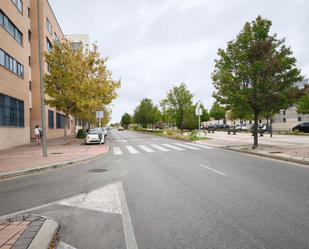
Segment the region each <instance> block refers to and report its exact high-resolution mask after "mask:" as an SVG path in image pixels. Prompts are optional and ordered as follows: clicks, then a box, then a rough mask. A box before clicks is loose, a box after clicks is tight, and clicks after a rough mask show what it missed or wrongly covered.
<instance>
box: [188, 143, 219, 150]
mask: <svg viewBox="0 0 309 249" xmlns="http://www.w3.org/2000/svg"><path fill="white" fill-rule="evenodd" d="M186 144H189V145H192V146H196V147H200V148H204V149H208V150H213V147H210V146H207V145H203V144H196V143H186Z"/></svg>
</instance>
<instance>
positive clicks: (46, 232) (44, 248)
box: [28, 219, 60, 249]
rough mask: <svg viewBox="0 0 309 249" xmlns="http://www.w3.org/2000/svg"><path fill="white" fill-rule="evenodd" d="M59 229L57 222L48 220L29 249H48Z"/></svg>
mask: <svg viewBox="0 0 309 249" xmlns="http://www.w3.org/2000/svg"><path fill="white" fill-rule="evenodd" d="M59 228H60V226H59V223H58V222H57V221H54V220H51V219H46V220H45V221H44V223H43V225H42V226H41V228H40V230H39V232H38V233H37V234H36V236H35V237H34V239H33V240H32V242H31V244H30V245H29V247H28V249H48V247H49V245H50V244H51V242H52V241H53V239H54V237H55V235H56V233H57V232H58V230H59Z"/></svg>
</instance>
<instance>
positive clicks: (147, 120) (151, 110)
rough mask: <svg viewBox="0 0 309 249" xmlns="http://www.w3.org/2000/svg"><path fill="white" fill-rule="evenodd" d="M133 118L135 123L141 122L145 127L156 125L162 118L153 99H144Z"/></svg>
mask: <svg viewBox="0 0 309 249" xmlns="http://www.w3.org/2000/svg"><path fill="white" fill-rule="evenodd" d="M133 119H134V122H135V123H138V124H141V125H142V127H143V128H147V127H148V126H149V125H154V124H155V123H156V122H158V121H159V119H160V111H159V109H158V107H157V106H155V105H154V104H153V102H152V100H151V99H147V98H145V99H142V100H141V102H140V104H139V105H138V106H137V107H136V108H135V110H134V115H133Z"/></svg>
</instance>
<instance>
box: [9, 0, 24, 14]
mask: <svg viewBox="0 0 309 249" xmlns="http://www.w3.org/2000/svg"><path fill="white" fill-rule="evenodd" d="M12 2H13V3H14V5H15V6H16V8H17V9H18V11H19V12H20V13H23V1H22V0H12Z"/></svg>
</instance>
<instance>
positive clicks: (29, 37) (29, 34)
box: [28, 30, 31, 42]
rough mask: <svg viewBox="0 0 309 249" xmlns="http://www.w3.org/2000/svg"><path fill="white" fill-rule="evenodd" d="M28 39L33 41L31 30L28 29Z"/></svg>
mask: <svg viewBox="0 0 309 249" xmlns="http://www.w3.org/2000/svg"><path fill="white" fill-rule="evenodd" d="M28 41H29V42H31V31H30V30H28Z"/></svg>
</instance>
